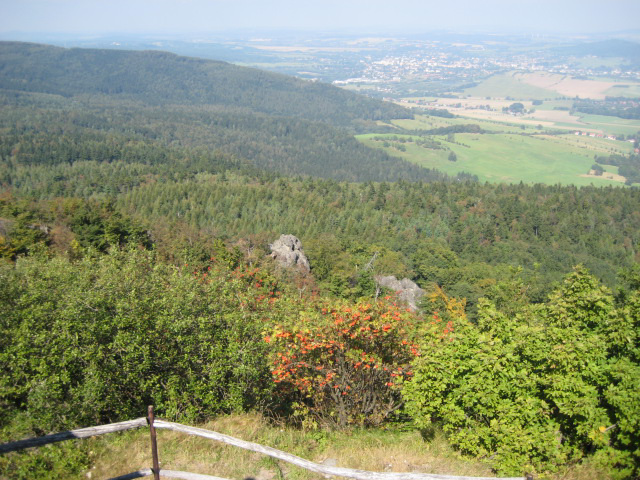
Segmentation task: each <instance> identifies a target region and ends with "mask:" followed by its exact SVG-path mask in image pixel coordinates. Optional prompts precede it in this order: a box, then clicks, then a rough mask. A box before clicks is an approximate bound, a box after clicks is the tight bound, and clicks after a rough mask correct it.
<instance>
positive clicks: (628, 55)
mask: <svg viewBox="0 0 640 480" xmlns="http://www.w3.org/2000/svg"><path fill="white" fill-rule="evenodd" d="M557 51H558V52H560V53H563V54H566V55H575V56H580V57H584V56H588V55H593V56H594V57H603V58H610V57H618V58H624V59H625V60H628V61H631V62H638V61H640V43H635V42H629V41H627V40H618V39H611V40H603V41H601V42H590V43H582V44H579V45H572V46H569V47H560V48H558V49H557Z"/></svg>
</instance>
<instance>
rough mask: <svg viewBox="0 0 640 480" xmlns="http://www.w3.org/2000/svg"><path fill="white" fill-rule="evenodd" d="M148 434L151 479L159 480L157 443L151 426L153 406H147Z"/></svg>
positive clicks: (154, 431) (153, 428)
mask: <svg viewBox="0 0 640 480" xmlns="http://www.w3.org/2000/svg"><path fill="white" fill-rule="evenodd" d="M147 420H148V421H149V432H150V434H151V456H152V457H153V468H152V469H151V471H152V472H153V479H154V480H160V462H159V461H158V442H157V441H156V428H155V427H154V426H153V420H154V416H153V405H149V416H148V417H147Z"/></svg>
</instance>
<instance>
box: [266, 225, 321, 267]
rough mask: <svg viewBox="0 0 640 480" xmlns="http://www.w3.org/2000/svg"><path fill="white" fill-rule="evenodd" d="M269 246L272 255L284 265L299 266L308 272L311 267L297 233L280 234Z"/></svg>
mask: <svg viewBox="0 0 640 480" xmlns="http://www.w3.org/2000/svg"><path fill="white" fill-rule="evenodd" d="M269 247H270V248H271V257H272V258H273V259H274V260H275V261H276V262H278V263H279V264H280V265H282V266H283V267H286V268H293V267H298V268H301V269H303V270H304V271H306V272H308V271H309V270H310V269H311V266H310V265H309V260H308V259H307V256H306V255H305V254H304V250H302V243H301V242H300V240H299V239H298V237H296V236H295V235H284V234H283V235H280V238H279V239H278V240H276V241H275V242H273V243H272V244H271V245H269Z"/></svg>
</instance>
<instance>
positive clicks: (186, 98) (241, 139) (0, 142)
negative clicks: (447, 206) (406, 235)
mask: <svg viewBox="0 0 640 480" xmlns="http://www.w3.org/2000/svg"><path fill="white" fill-rule="evenodd" d="M0 105H1V108H0V155H2V156H7V157H11V158H13V160H14V161H15V162H16V163H17V164H22V165H25V164H29V165H35V164H38V165H58V164H64V163H69V164H71V163H74V162H76V161H81V160H94V161H100V162H102V161H106V162H110V161H126V162H131V163H133V162H142V163H145V164H147V165H156V164H167V168H168V169H169V170H171V169H172V168H173V167H172V166H171V165H170V164H171V162H173V161H174V160H172V159H174V158H177V157H180V158H183V159H184V160H181V162H182V166H181V167H180V168H185V165H186V164H188V162H192V163H193V162H195V160H194V159H195V158H199V159H200V160H199V161H198V163H197V164H198V168H199V169H201V170H204V171H217V170H218V169H219V165H210V166H207V161H205V160H202V159H203V158H213V157H211V156H210V155H209V153H207V155H205V156H204V157H203V154H202V152H203V151H206V152H210V153H211V152H218V153H221V154H224V155H225V158H234V159H236V160H237V162H236V164H241V165H249V164H252V165H253V166H254V167H257V168H258V169H263V170H267V171H272V172H278V173H280V174H285V175H301V174H302V175H311V176H317V177H326V178H334V179H338V180H348V181H393V180H398V179H405V180H423V181H431V180H442V179H446V178H447V177H446V175H444V174H442V173H440V172H436V171H432V170H429V169H425V168H421V167H418V166H416V165H413V164H411V163H409V162H407V161H405V160H402V159H400V158H396V157H392V156H390V155H388V154H386V153H384V152H381V151H379V150H374V149H371V148H368V147H366V146H364V145H362V144H361V143H360V142H358V141H357V140H355V138H354V137H353V132H354V131H357V130H358V129H367V130H369V129H371V128H379V127H378V126H377V125H376V122H377V121H378V120H383V121H388V120H390V119H392V118H406V117H410V116H411V113H410V111H409V110H406V109H404V108H401V107H398V106H396V105H393V104H390V103H386V102H381V101H379V100H374V99H370V98H367V97H364V96H360V95H357V94H354V93H352V92H348V91H344V90H341V89H338V88H336V87H333V86H331V85H326V84H321V83H313V82H308V81H304V80H299V79H296V78H293V77H287V76H284V75H279V74H274V73H269V72H263V71H260V70H257V69H251V68H244V67H237V66H234V65H230V64H228V63H224V62H218V61H211V60H201V59H196V58H188V57H181V56H178V55H174V54H171V53H165V52H152V51H145V52H138V51H116V50H96V49H87V50H85V49H76V48H74V49H65V48H59V47H51V46H47V45H38V44H30V43H18V42H0ZM34 112H37V115H33V113H34ZM3 152H4V153H3ZM229 156H230V157H229ZM167 162H168V163H167ZM185 162H186V163H185Z"/></svg>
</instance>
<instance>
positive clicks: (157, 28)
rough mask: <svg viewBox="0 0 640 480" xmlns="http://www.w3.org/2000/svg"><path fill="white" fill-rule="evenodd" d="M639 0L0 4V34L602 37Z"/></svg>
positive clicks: (42, 0) (636, 10)
mask: <svg viewBox="0 0 640 480" xmlns="http://www.w3.org/2000/svg"><path fill="white" fill-rule="evenodd" d="M639 18H640V0H606V1H604V0H597V1H596V0H437V1H433V0H384V1H383V0H322V1H320V0H0V35H3V34H4V35H5V36H6V34H8V33H10V32H23V33H60V34H110V33H128V34H136V33H141V34H188V33H206V32H223V31H227V32H228V31H233V30H241V29H255V30H260V29H265V30H270V29H283V30H284V29H288V30H314V31H330V30H333V31H346V32H349V31H354V32H355V31H367V32H369V33H375V32H377V31H379V32H390V31H397V32H404V31H406V32H409V31H411V32H420V31H434V30H453V31H457V32H466V33H472V32H495V33H500V32H510V33H512V32H526V33H536V32H537V33H570V34H574V33H603V32H615V31H622V30H629V29H638V28H639V25H640V24H639V23H638V19H639Z"/></svg>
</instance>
